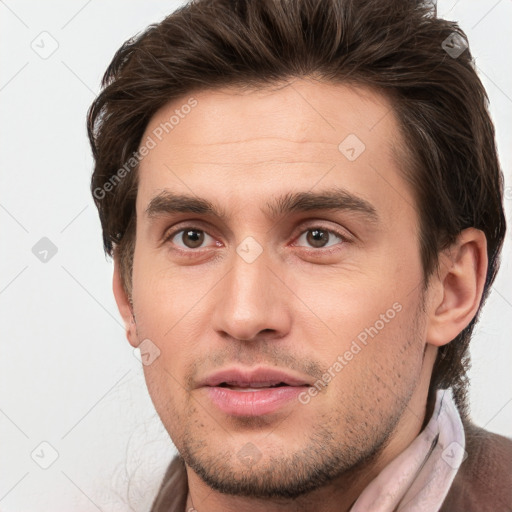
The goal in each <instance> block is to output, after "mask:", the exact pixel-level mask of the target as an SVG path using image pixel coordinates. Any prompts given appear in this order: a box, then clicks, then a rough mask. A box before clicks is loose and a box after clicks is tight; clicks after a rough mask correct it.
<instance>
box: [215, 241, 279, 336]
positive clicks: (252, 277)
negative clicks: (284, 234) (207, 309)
mask: <svg viewBox="0 0 512 512" xmlns="http://www.w3.org/2000/svg"><path fill="white" fill-rule="evenodd" d="M274 272H275V270H274V269H272V258H271V257H270V254H269V251H268V250H265V249H264V247H263V245H262V244H260V243H259V242H258V241H257V240H256V239H255V238H253V237H246V238H245V239H244V240H242V242H241V243H240V244H239V245H238V246H237V247H236V251H234V252H233V255H232V259H231V269H230V271H229V272H228V273H227V275H226V276H225V278H224V279H223V280H222V282H223V285H222V287H221V289H220V296H219V297H218V300H217V302H216V306H215V315H214V323H215V325H214V327H215V329H216V330H218V331H224V332H226V333H227V334H229V335H230V336H231V337H233V338H237V339H243V340H250V339H253V338H254V337H256V336H257V335H258V333H259V332H260V331H263V330H269V329H270V330H274V331H279V332H280V333H281V334H282V331H284V330H286V328H287V322H288V314H287V311H286V310H287V308H286V306H285V305H284V302H283V291H282V290H279V287H282V284H281V283H279V281H278V279H277V278H276V276H275V275H274Z"/></svg>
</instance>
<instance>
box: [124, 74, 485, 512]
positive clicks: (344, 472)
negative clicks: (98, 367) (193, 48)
mask: <svg viewBox="0 0 512 512" xmlns="http://www.w3.org/2000/svg"><path fill="white" fill-rule="evenodd" d="M193 97H194V98H195V99H196V100H197V106H195V107H194V108H193V109H192V110H191V112H190V113H188V114H187V115H186V116H184V117H183V118H182V119H180V122H179V124H177V125H176V126H174V128H173V129H172V131H169V133H167V134H164V136H163V137H162V140H161V141H158V144H157V145H156V147H154V148H153V149H152V150H151V151H150V152H149V154H148V155H147V156H146V157H145V158H144V159H143V160H142V162H141V165H140V169H139V190H138V195H137V205H136V210H137V230H136V246H135V254H134V267H133V281H132V283H133V295H132V301H133V309H132V307H131V305H130V302H129V300H128V297H127V296H126V293H125V291H124V289H123V286H122V284H121V283H122V280H121V276H120V272H119V265H118V262H116V265H115V269H114V293H115V296H116V300H117V304H118V306H119V310H120V312H121V315H122V316H123V318H124V320H125V323H126V329H127V337H128V340H129V341H130V343H131V344H132V345H133V346H134V347H135V346H138V345H139V343H141V342H142V341H143V340H146V339H149V340H151V343H152V344H154V346H156V347H158V349H159V350H160V355H159V357H157V358H156V359H155V360H154V361H153V362H152V363H151V364H150V365H147V366H144V372H145V377H146V382H147V385H148V390H149V393H150V395H151V397H152V400H153V403H154V405H155V408H156V410H157V412H158V414H159V416H160V418H161V420H162V422H163V424H164V425H165V427H166V429H167V431H168V432H169V434H170V436H171V438H172V440H173V442H174V444H175V446H176V447H177V449H178V450H179V452H180V453H181V455H182V457H183V458H184V460H185V462H186V467H187V476H188V481H189V488H190V496H189V501H188V506H190V507H191V506H192V504H193V506H194V507H195V509H196V510H198V511H199V512H202V511H204V510H208V511H210V512H216V511H221V510H222V511H231V510H247V511H260V510H261V511H263V510H265V511H268V510H279V511H288V510H295V511H298V510H304V511H306V510H318V503H322V510H324V511H331V510H336V511H340V510H341V511H342V510H348V509H349V507H350V505H351V504H352V503H353V502H354V500H355V499H356V498H357V497H358V496H359V494H360V492H361V491H362V489H363V488H364V487H365V486H366V485H367V484H368V483H369V481H370V480H371V479H373V478H374V477H375V476H376V475H377V474H378V472H379V471H380V469H382V467H383V466H385V465H386V464H387V463H388V462H389V461H390V460H392V459H393V458H394V457H395V456H396V455H397V454H399V453H400V452H401V451H403V450H404V449H405V448H406V447H407V446H408V444H409V443H410V442H411V441H412V440H413V439H414V438H415V437H416V436H417V434H418V433H419V432H420V430H421V426H422V424H423V422H424V420H425V410H426V402H427V393H428V387H429V381H430V375H431V372H432V366H433V363H434V360H435V356H436V353H437V347H438V346H441V345H443V344H445V343H448V342H449V341H450V340H451V339H453V338H454V337H455V336H456V335H457V334H458V332H460V331H461V330H462V329H463V328H464V327H465V326H466V325H467V324H468V323H469V321H470V320H471V318H472V317H473V316H474V314H475V312H476V310H477V307H478V303H479V301H480V297H481V293H482V289H483V282H484V276H485V270H486V267H487V260H486V254H485V247H486V245H485V236H484V235H483V233H481V232H480V231H478V230H474V229H468V230H465V231H464V232H463V233H462V234H461V236H460V237H459V240H458V241H457V243H456V244H454V246H453V247H451V248H450V249H449V250H447V251H445V252H444V253H443V254H441V257H440V267H439V271H438V272H437V273H436V274H435V275H434V276H433V277H432V279H431V280H430V282H429V286H428V289H426V290H425V289H424V287H423V274H422V268H421V260H420V252H419V243H418V229H419V227H418V226H419V223H418V217H417V213H416V210H415V208H414V204H415V201H414V197H413V193H412V191H411V190H410V188H409V186H408V184H407V183H406V181H405V180H404V179H403V178H402V176H401V173H400V168H399V164H400V162H399V161H398V159H397V157H396V152H394V151H392V147H393V145H394V146H395V147H398V146H399V144H400V133H399V129H398V125H397V121H396V119H395V117H394V115H393V112H392V109H391V105H390V103H389V102H388V101H387V100H386V98H385V97H383V96H382V95H381V94H379V93H378V92H376V91H372V90H369V89H366V88H362V87H357V88H355V87H353V86H351V87H349V86H344V85H339V84H337V85H334V84H326V83H320V82H317V81H315V80H309V79H300V80H294V81H293V82H289V83H286V84H283V85H282V86H280V87H279V88H273V89H266V90H260V91H243V92H242V91H241V90H237V89H233V88H226V89H222V90H216V91H198V92H197V93H194V94H193ZM187 100H188V97H187V98H183V99H182V100H179V101H173V102H172V103H169V104H168V105H166V106H165V107H163V108H162V109H161V110H160V111H159V112H157V113H156V115H155V116H153V118H152V119H151V120H150V123H149V125H148V127H147V130H146V134H145V136H144V137H143V139H142V140H143V141H144V140H145V139H146V137H147V136H149V135H151V134H152V133H154V130H155V129H156V128H157V127H158V126H159V125H160V124H161V123H162V122H165V121H166V120H168V119H169V117H170V116H171V115H172V113H173V112H174V111H175V110H176V109H177V108H178V109H179V108H180V106H181V105H184V104H185V103H186V102H187ZM349 134H355V135H356V136H357V137H358V138H359V139H360V140H361V141H362V142H363V143H364V145H365V149H364V151H363V152H362V153H361V154H360V155H359V156H358V157H357V158H356V159H355V160H353V161H350V160H349V159H347V157H346V156H345V154H344V153H343V152H342V151H340V150H339V148H338V146H339V144H340V143H341V142H342V141H343V140H344V139H345V138H346V137H347V136H348V135H349ZM335 187H338V188H343V189H344V190H346V191H348V192H349V193H350V194H352V195H355V196H357V197H359V198H362V199H364V200H365V201H367V202H368V203H370V204H371V205H372V206H373V208H374V210H375V212H376V214H377V220H376V221H371V220H370V219H369V218H368V217H367V216H365V215H363V214H362V213H361V212H358V211H350V210H347V211H332V210H314V211H307V212H292V213H287V214H285V215H282V216H280V217H278V218H269V217H267V216H266V214H265V211H266V210H265V209H266V204H267V202H271V201H272V200H273V199H275V198H277V197H279V196H281V195H284V194H287V193H293V192H308V191H311V192H320V191H329V190H333V189H334V188H335ZM165 189H168V190H170V191H172V192H174V193H182V194H190V195H192V196H196V197H200V198H204V199H207V200H209V201H211V202H212V203H214V204H215V205H217V206H218V207H219V208H221V209H222V210H223V211H224V213H225V215H226V217H225V218H224V219H222V220H221V219H218V218H216V217H212V216H209V215H204V214H195V213H172V214H166V215H155V216H153V217H150V216H148V215H147V213H146V208H147V207H148V205H149V203H150V201H151V200H152V198H154V197H155V196H157V195H158V194H160V193H162V191H164V190H165ZM192 228H194V229H196V230H200V231H199V233H196V232H195V233H194V235H196V238H189V237H187V236H184V232H183V231H181V232H178V231H179V229H186V230H190V229H192ZM314 228H317V229H321V230H322V231H325V230H334V231H338V232H339V233H340V234H341V236H342V237H341V238H339V237H338V235H336V234H327V235H326V238H325V239H323V242H322V239H320V240H319V239H315V238H314V237H312V236H311V235H312V231H314ZM308 230H309V231H308ZM173 232H177V234H175V235H174V236H172V237H171V238H168V239H167V241H166V240H165V239H166V237H168V235H169V234H172V233H173ZM185 235H186V232H185ZM197 235H199V237H198V236H197ZM203 236H204V238H201V237H203ZM249 236H251V237H253V238H254V239H255V240H256V241H257V242H258V244H259V245H260V246H261V248H262V249H263V252H262V253H261V254H260V255H259V256H258V257H257V258H256V259H255V260H254V261H253V262H251V263H248V262H247V261H245V260H244V259H243V258H242V257H241V256H240V255H239V254H238V253H237V251H236V249H237V247H239V246H240V244H241V243H242V242H243V241H244V240H245V239H246V237H249ZM198 239H199V242H198V241H197V240H198ZM197 247H199V248H197ZM180 249H181V251H180ZM394 304H395V305H396V304H398V305H399V306H400V311H399V312H397V313H396V315H394V317H393V318H392V319H389V318H388V321H387V322H385V323H384V327H383V328H382V329H378V334H377V335H375V336H374V337H373V338H369V339H368V343H367V344H366V345H364V346H362V349H361V350H360V351H359V352H358V353H357V355H355V356H354V357H353V358H352V359H351V360H350V361H348V362H347V364H345V365H344V366H343V368H342V369H341V370H340V371H338V372H334V377H332V378H331V380H330V382H328V383H327V385H326V386H325V388H324V389H323V390H322V392H320V393H318V394H317V395H316V396H314V397H312V398H311V400H310V401H309V402H308V403H307V404H302V403H299V402H297V401H293V402H291V403H287V404H286V405H285V406H283V407H282V408H280V409H279V410H278V411H277V412H274V413H272V414H267V415H263V416H259V417H234V416H229V415H227V414H225V413H223V412H221V411H220V410H219V409H218V408H216V406H215V405H213V404H212V403H211V402H210V401H209V399H208V396H207V394H206V393H205V389H202V388H200V387H199V382H200V380H201V379H202V378H204V377H205V376H207V375H208V374H210V373H212V372H213V371H215V370H219V369H221V368H226V367H232V366H237V367H244V368H251V367H254V366H258V365H266V366H270V367H274V368H280V369H283V370H285V371H289V372H290V373H292V374H293V375H295V376H298V377H302V378H304V379H305V380H307V381H308V382H309V383H314V382H315V381H317V379H319V378H322V375H323V374H324V373H325V371H326V370H327V369H328V368H330V367H331V368H332V367H333V365H334V363H335V362H336V361H337V358H338V356H339V355H343V354H344V353H345V352H346V351H347V350H349V349H350V347H351V343H352V342H353V340H355V339H357V336H358V335H359V334H360V333H361V332H362V331H364V330H365V329H367V328H370V327H371V326H375V325H376V322H377V321H378V320H379V319H381V318H382V317H381V315H386V311H388V310H389V309H390V308H391V309H392V308H393V305H394ZM379 326H380V324H379ZM248 443H251V445H249V446H250V449H251V450H253V453H255V454H257V455H256V458H257V459H258V460H256V462H254V463H252V464H248V463H247V461H246V460H244V459H243V457H241V456H240V454H243V453H245V452H244V450H245V451H247V450H248V448H247V446H248Z"/></svg>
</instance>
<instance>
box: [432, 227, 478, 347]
mask: <svg viewBox="0 0 512 512" xmlns="http://www.w3.org/2000/svg"><path fill="white" fill-rule="evenodd" d="M486 274H487V240H486V238H485V234H484V233H483V231H481V230H479V229H475V228H468V229H465V230H463V231H462V232H461V233H460V234H459V236H458V237H457V240H456V241H455V243H454V244H452V245H451V246H450V247H449V248H447V249H445V250H444V251H442V253H441V254H440V261H439V271H438V273H437V275H436V274H433V275H432V276H431V281H432V283H431V284H432V286H431V287H430V286H429V288H431V289H430V292H431V293H429V295H430V299H431V300H430V305H429V314H428V317H429V325H428V329H427V343H430V344H432V345H435V346H438V347H440V346H442V345H446V344H447V343H449V342H450V341H452V340H453V339H454V338H456V337H457V336H458V334H459V333H460V332H461V331H462V330H463V329H464V328H465V327H467V326H468V324H469V323H470V322H471V320H472V319H473V317H474V316H475V315H476V313H477V311H478V307H479V305H480V301H481V299H482V293H483V290H484V284H485V278H486Z"/></svg>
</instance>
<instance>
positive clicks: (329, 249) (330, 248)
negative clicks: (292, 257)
mask: <svg viewBox="0 0 512 512" xmlns="http://www.w3.org/2000/svg"><path fill="white" fill-rule="evenodd" d="M315 229H317V230H319V231H323V232H324V233H329V234H330V235H335V236H336V237H338V238H339V239H341V241H342V242H343V243H346V242H349V239H348V237H347V235H346V234H343V233H340V232H339V231H336V230H334V229H332V228H327V227H325V226H322V225H314V226H311V227H307V228H304V229H303V230H302V231H301V232H300V234H299V236H298V237H297V240H298V239H299V238H300V236H301V235H302V234H304V233H307V232H308V231H313V230H315ZM185 231H200V232H202V233H205V234H208V233H207V232H206V230H204V229H202V228H200V227H198V226H194V225H189V226H185V227H181V228H179V229H175V230H174V231H172V232H171V233H169V234H168V235H167V236H165V238H164V243H167V242H170V241H171V240H172V239H173V238H174V237H175V236H176V235H177V234H179V233H182V232H185ZM208 236H211V235H208ZM335 245H339V244H335ZM333 247H334V246H327V247H325V248H324V247H319V248H316V247H309V248H306V250H308V249H309V251H315V252H319V251H322V252H323V253H331V252H333V251H335V250H336V249H333ZM202 249H204V248H197V249H182V248H181V247H178V248H174V250H176V251H179V252H182V253H184V254H187V255H188V256H192V257H193V256H194V254H197V253H198V252H199V251H201V250H202Z"/></svg>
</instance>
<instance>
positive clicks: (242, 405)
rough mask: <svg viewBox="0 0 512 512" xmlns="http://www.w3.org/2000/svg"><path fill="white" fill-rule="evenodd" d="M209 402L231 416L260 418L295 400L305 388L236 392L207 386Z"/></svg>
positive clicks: (286, 387)
mask: <svg viewBox="0 0 512 512" xmlns="http://www.w3.org/2000/svg"><path fill="white" fill-rule="evenodd" d="M205 389H206V391H207V393H208V395H209V397H210V400H211V401H212V402H213V403H214V404H215V405H216V406H217V407H218V408H219V409H220V410H221V411H222V412H224V413H226V414H230V415H232V416H260V415H262V414H269V413H271V412H274V411H277V410H278V409H279V408H280V407H283V406H284V405H285V404H286V403H288V402H290V401H292V400H297V397H298V395H300V394H301V393H302V392H303V391H305V390H306V389H307V386H279V387H276V388H263V389H261V390H258V391H237V390H233V389H230V388H225V387H218V386H212V387H210V386H208V387H206V388H205Z"/></svg>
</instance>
